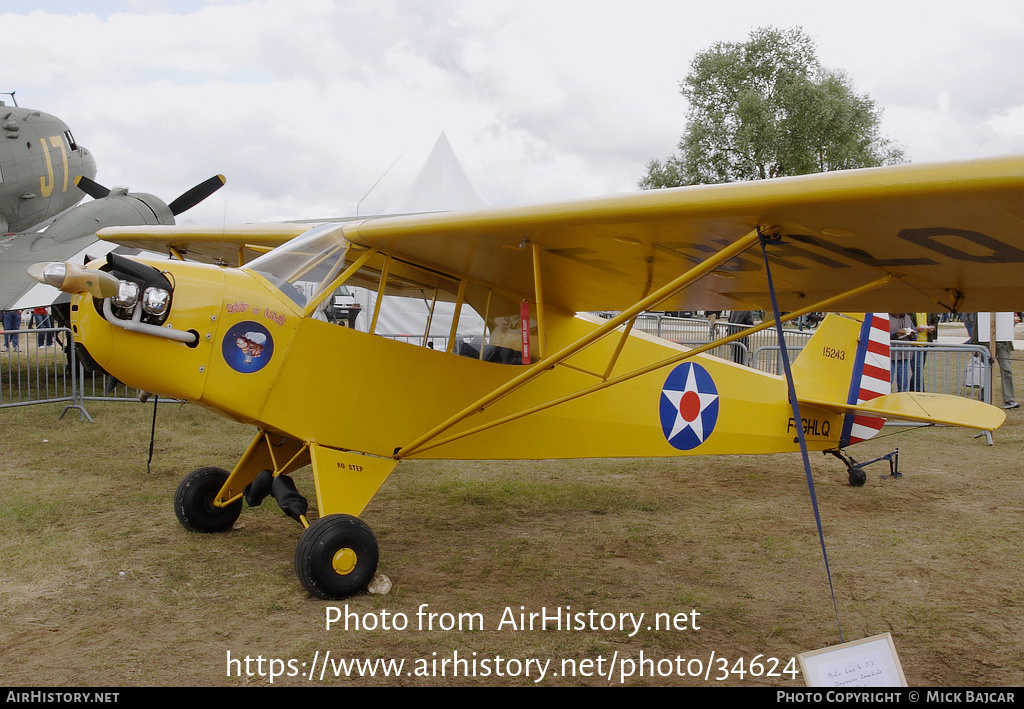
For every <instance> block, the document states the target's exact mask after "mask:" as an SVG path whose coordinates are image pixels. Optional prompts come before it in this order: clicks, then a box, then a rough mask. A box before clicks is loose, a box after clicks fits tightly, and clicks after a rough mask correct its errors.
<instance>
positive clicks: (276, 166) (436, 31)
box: [0, 0, 1024, 223]
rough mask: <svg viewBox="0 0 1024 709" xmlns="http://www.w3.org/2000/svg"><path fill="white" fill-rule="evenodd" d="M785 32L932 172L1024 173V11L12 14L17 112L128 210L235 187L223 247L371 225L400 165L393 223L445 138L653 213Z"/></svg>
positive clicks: (703, 8)
mask: <svg viewBox="0 0 1024 709" xmlns="http://www.w3.org/2000/svg"><path fill="white" fill-rule="evenodd" d="M768 25H773V26H776V27H779V28H790V27H794V26H801V27H803V28H804V30H805V31H806V32H807V34H809V35H810V36H811V37H812V38H813V39H814V40H815V42H816V44H817V48H818V56H819V58H820V60H821V62H822V64H823V65H824V66H826V67H828V68H831V69H841V70H843V71H845V72H846V73H847V74H848V76H849V77H850V79H851V80H852V82H853V84H854V86H855V87H856V89H857V90H858V91H860V92H862V93H867V94H869V95H870V96H871V97H872V98H873V99H874V100H875V101H876V102H877V103H878V104H879V106H880V107H882V108H883V110H884V116H883V134H884V135H885V136H886V137H888V138H890V139H892V140H894V141H895V142H896V143H898V144H900V145H901V146H903V147H904V149H905V150H906V152H907V155H908V156H909V157H910V159H911V160H913V161H914V162H919V163H920V162H932V161H941V160H957V159H966V158H973V157H981V156H988V155H1000V154H1008V153H1024V70H1022V67H1024V42H1022V41H1021V40H1022V38H1024V3H1022V2H1019V0H975V1H974V2H971V3H963V2H958V3H953V2H946V1H944V0H941V1H938V2H931V3H918V2H901V1H899V0H887V1H886V2H875V1H873V0H871V1H863V0H859V1H858V2H855V3H824V2H821V1H820V0H814V1H808V2H801V1H796V0H773V1H772V2H765V1H764V0H754V1H750V2H747V1H742V2H731V1H730V0H718V1H716V2H699V3H691V2H680V1H679V0H671V1H669V0H629V1H628V2H627V1H616V2H612V1H606V0H581V1H575V0H572V1H569V0H542V1H539V2H535V1H533V0H516V1H515V2H509V1H508V0H501V1H492V0H390V1H389V0H348V1H342V0H339V1H337V2H329V1H327V0H301V1H297V0H251V1H239V2H232V1H225V2H199V1H198V0H187V1H177V2H171V1H161V0H101V1H98V2H90V1H88V0H79V1H76V2H63V1H54V2H22V1H21V0H4V1H3V4H2V5H0V36H2V37H3V58H4V65H5V66H4V69H3V70H2V71H0V77H2V83H3V85H0V91H17V99H18V103H19V105H21V106H25V107H29V108H36V109H39V110H42V111H45V112H47V113H52V114H55V115H57V116H59V117H61V118H62V119H63V120H64V121H66V122H67V124H68V125H69V126H70V128H71V130H72V131H73V132H74V134H75V137H76V139H77V140H78V142H79V143H81V144H82V145H84V146H86V147H88V148H89V149H90V150H91V151H92V152H93V154H94V155H95V157H96V160H97V162H98V165H99V174H98V176H97V180H98V181H99V182H101V183H103V184H105V185H107V186H127V187H129V188H130V189H132V190H137V191H145V192H152V193H154V194H157V195H159V196H160V197H162V198H163V199H165V200H167V201H169V200H170V199H172V198H173V197H175V196H177V195H178V194H179V193H180V192H182V191H184V190H185V189H187V188H188V187H191V186H192V185H193V184H195V183H197V182H199V181H201V180H203V179H205V178H206V177H209V176H211V175H214V174H217V173H222V174H224V175H225V176H226V177H227V186H226V187H225V188H223V189H222V190H221V191H220V192H219V193H218V194H217V195H215V196H214V197H212V198H210V199H209V200H207V202H206V203H204V204H203V205H200V206H199V207H196V208H195V209H193V210H191V211H190V212H188V213H187V214H186V215H184V218H189V219H191V220H193V221H197V222H201V223H210V222H215V223H219V222H221V221H222V220H225V219H226V220H227V221H229V222H252V221H266V220H278V219H290V218H314V217H324V216H344V215H349V214H352V213H354V211H355V208H356V204H357V202H359V200H360V199H361V198H362V197H363V196H364V194H366V192H367V191H368V190H370V189H371V187H372V186H373V185H374V183H375V182H376V181H377V180H378V178H380V177H381V175H382V174H384V172H385V171H386V170H387V169H388V168H389V166H391V165H392V163H395V166H394V168H393V169H392V171H391V172H390V173H388V174H387V176H386V177H385V178H384V179H383V180H382V181H381V182H380V185H379V186H378V187H377V188H376V189H374V190H373V191H372V192H371V193H370V195H369V197H367V198H366V200H365V201H364V202H363V204H362V206H361V208H360V209H361V213H363V214H365V213H367V212H373V211H375V210H383V209H385V208H386V207H387V205H388V204H389V203H391V202H393V201H395V200H397V199H398V198H399V197H401V196H402V193H403V192H404V190H405V188H406V187H407V185H408V184H409V183H410V182H411V181H412V179H413V177H414V175H415V173H416V172H417V170H418V169H419V167H420V165H421V164H422V162H423V161H424V159H425V158H426V156H427V154H428V153H429V152H430V149H431V148H432V146H433V144H434V142H435V141H436V139H437V137H438V135H439V134H440V133H441V131H444V132H445V133H446V135H447V137H448V139H449V141H450V143H451V145H452V147H453V148H454V150H455V153H456V154H457V155H458V157H459V158H460V160H461V162H462V165H463V167H464V169H465V171H466V173H467V175H468V176H469V178H470V180H471V182H472V183H473V184H474V185H475V186H476V189H477V192H478V193H479V194H480V195H481V196H482V197H483V198H484V199H485V200H486V201H487V202H489V203H490V204H492V205H502V204H511V203H523V202H544V201H552V200H561V199H570V198H575V197H590V196H597V195H602V194H608V193H615V192H626V191H633V190H636V189H637V187H636V182H637V180H638V179H639V178H640V176H641V175H642V174H643V172H644V169H645V165H646V163H647V162H648V161H649V160H650V159H652V158H659V159H660V158H664V157H666V156H668V155H670V154H671V153H673V152H674V150H675V146H676V143H677V142H678V141H679V138H680V136H681V135H682V132H683V128H684V117H685V110H686V106H685V103H684V101H683V99H682V98H681V97H680V96H679V92H678V86H679V82H680V81H681V80H682V79H683V78H684V77H685V76H686V74H687V72H688V70H689V65H690V62H691V60H692V59H693V57H694V56H695V54H696V53H698V52H699V51H701V50H703V49H705V48H707V47H709V46H710V45H712V44H714V43H715V42H719V41H731V42H740V41H744V40H745V39H746V38H747V36H748V34H749V33H750V31H751V30H752V29H754V28H757V27H762V26H768ZM396 160H397V163H396ZM179 221H182V219H179Z"/></svg>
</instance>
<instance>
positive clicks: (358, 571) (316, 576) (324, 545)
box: [295, 514, 380, 600]
mask: <svg viewBox="0 0 1024 709" xmlns="http://www.w3.org/2000/svg"><path fill="white" fill-rule="evenodd" d="M379 558H380V550H379V548H378V546H377V537H375V536H374V534H373V530H371V529H370V527H369V526H367V524H366V523H365V522H363V521H362V520H361V519H359V518H358V517H352V516H351V515H341V514H338V515H328V516H327V517H323V518H322V519H319V520H317V521H316V522H315V523H313V525H311V526H310V527H309V528H308V529H306V530H305V531H304V532H303V533H302V536H301V537H300V538H299V545H298V546H297V547H296V548H295V574H296V575H297V576H298V577H299V581H300V582H302V586H303V588H305V589H306V590H307V591H309V593H310V594H312V595H313V596H316V597H317V598H324V599H328V600H334V599H339V598H346V597H348V596H352V595H355V594H357V593H362V592H363V591H364V590H366V585H367V584H368V583H370V581H372V580H373V576H374V574H376V573H377V561H378V560H379Z"/></svg>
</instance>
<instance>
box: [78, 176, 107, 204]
mask: <svg viewBox="0 0 1024 709" xmlns="http://www.w3.org/2000/svg"><path fill="white" fill-rule="evenodd" d="M75 184H76V185H78V189H80V190H82V192H85V193H86V194H87V195H89V196H90V197H92V198H93V199H103V198H104V197H107V196H109V195H110V190H108V189H107V188H106V187H104V186H103V185H101V184H99V183H98V182H93V181H92V180H90V179H89V178H88V177H86V176H85V175H79V176H78V177H76V178H75Z"/></svg>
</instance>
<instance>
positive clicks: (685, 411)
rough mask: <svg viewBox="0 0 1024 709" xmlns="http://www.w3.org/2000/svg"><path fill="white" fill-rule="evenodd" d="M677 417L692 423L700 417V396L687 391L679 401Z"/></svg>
mask: <svg viewBox="0 0 1024 709" xmlns="http://www.w3.org/2000/svg"><path fill="white" fill-rule="evenodd" d="M679 415H680V416H682V417H683V420H684V421H694V420H696V418H697V417H698V416H700V396H698V394H697V392H695V391H688V392H686V393H685V394H683V398H682V399H680V400H679Z"/></svg>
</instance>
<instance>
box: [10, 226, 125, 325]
mask: <svg viewBox="0 0 1024 709" xmlns="http://www.w3.org/2000/svg"><path fill="white" fill-rule="evenodd" d="M90 247H95V249H94V251H95V252H94V253H92V256H94V257H98V256H102V255H104V254H105V253H106V252H107V251H109V250H110V249H111V248H113V244H107V245H106V246H105V247H104V246H101V245H100V244H99V242H98V241H97V239H96V237H95V236H88V237H85V238H82V239H76V240H74V241H70V242H58V241H55V240H54V239H50V238H47V237H46V236H44V235H43V234H42V233H40V234H10V235H8V236H5V237H3V238H2V239H0V310H9V309H15V308H19V309H21V308H29V307H34V306H37V305H50V304H51V303H52V302H54V300H56V298H58V297H60V295H61V293H60V291H58V290H57V289H56V288H52V287H50V286H44V285H42V284H40V283H38V282H36V281H35V280H34V279H33V278H32V277H31V276H29V275H28V267H29V266H31V265H32V264H34V263H39V262H41V261H69V260H70V261H74V260H76V256H77V255H78V254H80V253H81V252H82V251H83V250H89V249H90ZM30 293H31V294H32V295H31V297H29V294H30Z"/></svg>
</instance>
